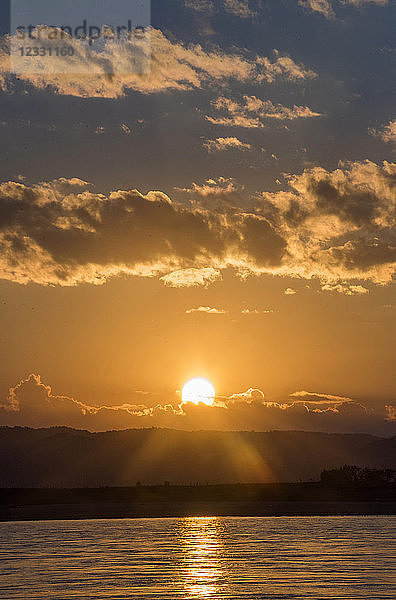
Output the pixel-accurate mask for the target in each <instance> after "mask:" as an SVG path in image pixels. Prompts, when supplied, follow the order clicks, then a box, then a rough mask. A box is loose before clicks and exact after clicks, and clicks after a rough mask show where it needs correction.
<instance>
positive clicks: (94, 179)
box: [0, 0, 396, 435]
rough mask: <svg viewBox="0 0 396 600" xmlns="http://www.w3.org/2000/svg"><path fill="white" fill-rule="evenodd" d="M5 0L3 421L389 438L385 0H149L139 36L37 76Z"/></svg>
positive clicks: (391, 374)
mask: <svg viewBox="0 0 396 600" xmlns="http://www.w3.org/2000/svg"><path fill="white" fill-rule="evenodd" d="M65 1H66V0H65ZM18 2H19V5H18ZM21 2H22V5H23V0H12V2H11V11H10V12H9V11H8V10H6V9H5V8H2V9H1V11H2V12H1V13H0V14H1V19H0V23H1V26H0V31H1V33H2V38H1V43H0V144H1V161H0V346H1V356H2V360H1V362H0V424H3V425H29V426H34V427H39V426H49V425H67V426H72V427H79V428H85V429H91V430H105V429H112V428H116V429H122V428H127V427H154V426H155V427H156V426H159V427H172V428H178V429H248V430H259V431H265V430H269V429H301V430H302V429H306V430H316V431H337V432H349V431H350V432H355V431H361V432H369V433H375V434H377V435H395V434H396V378H395V359H394V354H395V353H394V348H395V342H396V340H395V315H396V311H395V307H396V302H395V264H396V229H395V200H396V193H395V189H396V164H395V148H396V115H395V110H394V107H395V44H394V42H395V34H394V29H393V24H394V22H395V18H396V6H395V4H394V3H393V2H391V0H389V1H387V0H371V1H369V0H299V1H298V0H249V1H248V0H239V1H238V0H172V1H168V0H161V1H159V0H153V2H152V4H151V21H150V27H146V29H145V31H144V35H143V38H140V37H139V38H136V39H137V41H136V40H134V41H133V44H132V42H129V43H125V44H120V43H118V42H117V40H112V39H106V40H105V41H104V42H103V44H102V46H101V47H100V52H99V54H92V53H91V54H90V52H93V53H95V48H94V47H92V48H91V47H88V48H87V47H84V48H85V50H84V49H82V47H81V44H82V42H81V41H80V40H77V39H74V38H73V39H70V41H69V42H68V44H69V46H70V47H71V48H72V52H73V55H72V57H71V56H68V57H63V56H55V55H51V57H49V58H48V60H47V59H46V60H47V63H46V64H47V66H48V65H50V68H44V69H41V70H40V69H36V70H35V69H34V68H32V64H33V63H32V61H31V59H30V58H28V57H24V58H23V59H21V58H20V57H18V60H16V58H15V55H13V57H12V58H13V60H14V61H16V62H12V60H10V43H11V48H13V45H12V44H13V43H14V42H15V40H16V39H17V33H15V31H14V30H12V29H10V23H9V20H10V14H11V17H13V10H14V11H15V10H16V8H15V7H16V6H17V5H18V6H20V3H21ZM130 4H131V3H125V1H124V0H118V3H113V4H112V6H115V5H117V7H118V8H117V10H118V12H117V19H119V18H120V15H127V14H129V13H128V12H127V11H128V10H129V9H128V8H127V7H128V6H130ZM141 4H142V5H143V4H144V3H142V2H141ZM82 5H83V4H81V6H82ZM145 6H146V8H147V6H148V3H147V4H146V5H145ZM85 7H86V10H87V14H86V15H85V16H84V18H85V17H86V18H87V19H88V21H89V22H90V23H92V22H93V19H94V16H93V13H92V12H91V13H90V12H89V10H88V9H89V2H88V0H87V4H86V5H85ZM113 10H114V11H115V8H114V9H113ZM122 11H124V12H122ZM66 14H67V11H66ZM80 16H81V15H78V17H80ZM76 18H77V17H76ZM109 18H110V17H109ZM12 20H13V19H12V18H11V22H12ZM14 20H15V19H14ZM47 24H48V23H47ZM61 24H63V25H64V23H61V22H59V23H57V25H58V26H60V25H61ZM9 33H11V36H10V35H8V34H9ZM34 43H36V42H34ZM47 43H48V42H47ZM56 43H58V42H51V44H52V46H53V47H55V45H56ZM100 43H101V42H100ZM137 57H138V58H137ZM18 61H19V62H18ZM16 64H17V67H16V66H15V65H16ZM193 377H204V378H206V379H208V380H209V381H210V382H212V384H213V385H214V387H215V389H216V400H215V404H214V406H213V407H208V406H194V405H181V394H180V391H181V389H182V387H183V385H184V383H185V382H186V381H188V380H189V379H191V378H193Z"/></svg>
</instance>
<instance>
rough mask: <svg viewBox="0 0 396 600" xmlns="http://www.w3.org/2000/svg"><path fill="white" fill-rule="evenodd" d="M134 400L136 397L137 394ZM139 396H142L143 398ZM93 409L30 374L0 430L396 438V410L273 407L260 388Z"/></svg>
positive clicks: (305, 403) (297, 399)
mask: <svg viewBox="0 0 396 600" xmlns="http://www.w3.org/2000/svg"><path fill="white" fill-rule="evenodd" d="M135 396H136V394H135ZM140 396H141V394H140ZM144 398H145V399H147V400H148V401H150V400H151V401H152V402H151V404H147V405H145V404H124V405H122V406H99V407H93V406H89V405H86V404H84V403H83V402H79V401H77V400H75V399H74V398H72V397H68V396H62V395H56V394H54V393H53V391H52V389H51V387H50V386H49V385H46V384H45V383H43V381H42V380H41V378H40V376H39V375H36V374H31V375H29V376H28V377H27V378H26V379H23V380H21V381H20V382H19V383H18V384H17V385H16V386H14V387H11V388H10V390H9V395H8V398H7V400H6V401H5V402H4V404H3V405H2V406H0V425H8V426H14V425H19V426H29V427H50V426H56V425H63V426H69V427H75V428H79V429H88V430H91V431H103V430H108V429H127V428H132V427H170V428H176V429H192V430H194V429H195V430H199V429H216V430H239V431H240V430H254V431H268V430H273V429H289V430H290V429H298V430H307V431H327V432H331V431H332V432H368V433H375V434H382V435H392V434H395V433H396V420H395V416H394V415H395V412H394V411H395V410H396V407H394V406H388V407H383V408H382V409H380V410H378V411H377V412H374V411H372V410H368V409H367V408H366V407H365V406H363V405H362V404H361V403H359V402H356V401H354V400H352V399H350V398H344V397H342V396H334V395H331V394H323V393H314V392H306V391H299V392H296V393H294V394H292V395H291V397H290V398H288V399H286V400H285V401H284V402H282V403H279V402H271V401H267V400H266V399H265V396H264V393H263V392H262V391H261V390H260V389H257V388H250V389H248V390H247V391H246V392H241V393H236V394H233V395H231V396H228V397H221V398H216V400H215V405H214V406H213V407H208V406H206V405H198V406H197V405H194V404H191V403H188V404H184V405H182V404H180V401H179V400H178V399H177V397H176V395H174V396H173V398H169V399H167V401H166V402H164V403H163V404H158V403H157V402H158V401H157V398H156V397H155V396H153V397H152V398H150V395H149V394H147V395H145V396H144Z"/></svg>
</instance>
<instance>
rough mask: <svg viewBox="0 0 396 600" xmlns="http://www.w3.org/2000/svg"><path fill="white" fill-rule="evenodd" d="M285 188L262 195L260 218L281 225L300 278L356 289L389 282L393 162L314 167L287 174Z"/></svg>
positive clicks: (393, 261)
mask: <svg viewBox="0 0 396 600" xmlns="http://www.w3.org/2000/svg"><path fill="white" fill-rule="evenodd" d="M289 184H290V187H291V189H292V191H291V192H275V193H273V194H263V214H266V215H268V216H269V215H270V214H272V215H273V216H272V221H273V222H276V221H278V222H279V223H282V224H283V225H282V231H283V235H284V236H285V238H286V239H287V240H288V247H287V251H288V253H289V255H290V256H293V257H294V261H293V262H294V264H295V266H297V263H298V264H299V266H300V275H301V276H303V277H306V278H311V277H313V276H317V277H319V278H320V279H322V281H323V283H324V284H332V283H334V284H339V283H342V284H343V285H345V284H352V285H357V286H359V285H362V282H363V281H366V282H367V281H371V282H373V283H381V284H386V283H389V282H390V281H391V280H392V276H393V273H394V272H395V265H396V218H395V204H394V197H395V196H394V192H395V186H396V164H394V163H388V162H386V161H385V162H384V163H383V165H376V164H375V163H373V162H371V161H364V162H354V163H345V164H340V168H338V169H336V170H335V171H332V172H328V171H326V170H325V169H322V168H320V167H314V168H312V169H307V170H305V171H304V172H303V173H302V174H301V175H293V176H290V177H289ZM274 207H276V210H277V211H278V212H277V213H276V212H274ZM286 232H288V233H286ZM297 270H298V269H294V273H295V274H296V272H297ZM352 280H355V281H352ZM359 280H360V281H359ZM359 289H360V288H359ZM354 291H355V292H356V291H358V290H356V289H355V290H354ZM360 291H361V290H360Z"/></svg>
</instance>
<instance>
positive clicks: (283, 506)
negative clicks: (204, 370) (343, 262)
mask: <svg viewBox="0 0 396 600" xmlns="http://www.w3.org/2000/svg"><path fill="white" fill-rule="evenodd" d="M377 515H378V516H380V515H384V516H386V515H396V502H386V501H385V502H373V501H372V502H367V501H361V502H356V501H355V502H353V501H352V502H351V501H349V502H348V501H316V502H315V501H313V502H309V501H308V502H307V501H302V502H300V501H275V502H265V501H264V502H224V501H223V502H193V503H191V502H189V503H185V502H176V503H172V504H171V505H170V504H168V503H161V502H160V503H147V504H138V503H136V504H135V503H133V504H131V503H103V504H99V505H98V504H90V503H85V504H39V505H18V506H1V507H0V522H6V521H48V520H86V519H132V518H135V519H144V518H186V517H208V516H213V517H287V516H288V517H292V516H301V517H302V516H304V517H317V516H323V517H324V516H377Z"/></svg>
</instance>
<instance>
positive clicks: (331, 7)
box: [298, 0, 388, 19]
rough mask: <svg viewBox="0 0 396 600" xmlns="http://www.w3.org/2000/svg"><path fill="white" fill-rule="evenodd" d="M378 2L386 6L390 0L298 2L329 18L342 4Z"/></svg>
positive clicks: (315, 0) (352, 4)
mask: <svg viewBox="0 0 396 600" xmlns="http://www.w3.org/2000/svg"><path fill="white" fill-rule="evenodd" d="M370 3H371V4H377V5H378V6H386V5H387V4H388V0H298V4H299V5H300V6H302V7H304V8H306V9H308V10H309V11H311V12H317V13H319V14H322V15H323V16H325V17H326V18H327V19H332V18H334V17H335V16H336V10H335V9H336V8H337V7H338V6H340V5H350V6H356V7H362V6H364V5H366V4H370Z"/></svg>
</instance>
